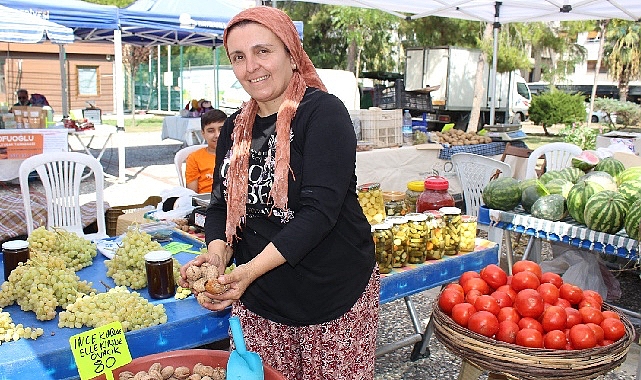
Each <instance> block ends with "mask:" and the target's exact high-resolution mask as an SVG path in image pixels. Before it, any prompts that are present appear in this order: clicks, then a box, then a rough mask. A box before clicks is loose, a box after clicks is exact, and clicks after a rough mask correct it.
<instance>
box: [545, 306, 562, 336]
mask: <svg viewBox="0 0 641 380" xmlns="http://www.w3.org/2000/svg"><path fill="white" fill-rule="evenodd" d="M567 320H568V315H567V313H566V312H565V308H563V307H561V306H550V307H548V308H547V309H546V310H545V311H544V312H543V316H542V317H541V325H542V326H543V331H545V332H549V331H552V330H564V329H565V326H566V325H567Z"/></svg>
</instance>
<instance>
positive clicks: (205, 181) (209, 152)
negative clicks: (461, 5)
mask: <svg viewBox="0 0 641 380" xmlns="http://www.w3.org/2000/svg"><path fill="white" fill-rule="evenodd" d="M226 119H227V114H225V113H224V112H223V111H221V110H217V109H213V110H211V111H208V112H206V113H204V114H203V115H202V116H201V117H200V130H201V131H202V134H203V138H204V139H205V141H206V142H207V146H206V147H204V148H202V149H198V150H197V151H195V152H193V153H192V154H190V155H189V157H187V161H186V163H187V166H186V169H185V186H186V187H187V188H188V189H191V190H193V191H195V192H196V193H198V194H205V193H211V188H212V185H213V184H214V165H215V164H216V144H217V143H218V135H219V134H220V128H221V127H222V126H223V123H224V122H225V120H226Z"/></svg>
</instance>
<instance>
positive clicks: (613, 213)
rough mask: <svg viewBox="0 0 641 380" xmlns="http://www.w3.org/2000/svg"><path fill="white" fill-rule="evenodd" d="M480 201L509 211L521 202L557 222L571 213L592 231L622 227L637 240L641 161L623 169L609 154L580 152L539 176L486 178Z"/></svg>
mask: <svg viewBox="0 0 641 380" xmlns="http://www.w3.org/2000/svg"><path fill="white" fill-rule="evenodd" d="M483 201H484V202H485V205H486V206H487V207H489V208H492V209H499V210H506V211H509V210H512V209H514V208H515V207H517V206H518V205H519V204H520V205H521V206H522V207H523V209H524V210H525V211H526V212H529V213H530V214H532V216H535V217H537V218H541V219H546V220H552V221H557V220H561V219H563V218H564V217H566V216H568V214H569V216H571V217H572V218H573V219H574V220H576V221H577V222H578V223H581V224H585V225H586V226H587V227H588V228H590V229H592V230H594V231H600V232H605V233H609V234H615V233H617V232H619V231H620V230H621V229H622V228H625V230H626V233H627V234H628V235H629V236H630V237H632V238H633V239H636V240H639V237H640V236H639V223H641V166H638V167H631V168H628V169H625V167H624V166H623V164H622V163H621V162H620V161H619V160H617V159H615V158H613V157H608V158H604V159H599V157H598V156H597V155H596V154H595V153H594V152H593V151H584V152H583V153H581V155H579V156H577V157H574V158H573V159H572V166H571V167H568V168H565V169H562V170H551V171H548V172H545V173H544V174H543V175H541V177H540V178H538V179H527V180H523V181H521V182H519V181H517V180H514V179H512V178H500V179H497V180H493V181H490V183H489V184H488V185H487V186H486V187H485V189H484V190H483Z"/></svg>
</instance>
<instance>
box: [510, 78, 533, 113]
mask: <svg viewBox="0 0 641 380" xmlns="http://www.w3.org/2000/svg"><path fill="white" fill-rule="evenodd" d="M513 83H514V88H513V89H512V91H510V94H512V104H510V116H511V119H512V121H513V122H516V123H518V122H521V121H525V120H527V118H528V117H530V102H531V101H532V93H531V92H530V88H529V87H528V85H527V82H526V81H525V78H523V77H522V76H521V75H519V74H517V73H516V72H514V80H513Z"/></svg>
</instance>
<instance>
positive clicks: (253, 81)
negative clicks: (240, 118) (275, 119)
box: [227, 23, 296, 116]
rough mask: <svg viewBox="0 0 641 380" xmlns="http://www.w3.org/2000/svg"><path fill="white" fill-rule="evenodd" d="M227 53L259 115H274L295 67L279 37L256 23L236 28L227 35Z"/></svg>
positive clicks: (237, 76) (235, 72)
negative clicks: (256, 103)
mask: <svg viewBox="0 0 641 380" xmlns="http://www.w3.org/2000/svg"><path fill="white" fill-rule="evenodd" d="M227 50H228V53H229V57H230V60H231V64H232V68H233V70H234V74H235V75H236V78H238V80H239V81H240V84H241V85H242V86H243V88H244V89H245V91H247V93H248V94H249V95H250V96H251V97H252V98H254V99H255V100H256V101H257V102H258V107H259V109H260V112H259V113H260V114H261V115H262V116H267V115H271V114H273V113H276V112H278V108H279V107H280V105H281V103H282V102H283V95H284V93H285V90H286V89H287V86H288V85H289V81H290V80H291V78H292V74H293V70H294V68H295V67H296V66H295V64H294V61H293V59H292V57H291V55H290V54H289V53H288V52H287V50H286V49H285V45H284V44H283V42H282V41H281V40H280V38H278V37H277V36H276V35H275V34H274V33H272V31H270V30H269V29H267V28H266V27H264V26H262V25H260V24H255V23H250V24H244V25H239V26H235V27H233V29H231V30H230V31H229V32H228V35H227Z"/></svg>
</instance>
